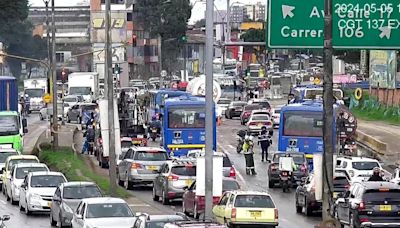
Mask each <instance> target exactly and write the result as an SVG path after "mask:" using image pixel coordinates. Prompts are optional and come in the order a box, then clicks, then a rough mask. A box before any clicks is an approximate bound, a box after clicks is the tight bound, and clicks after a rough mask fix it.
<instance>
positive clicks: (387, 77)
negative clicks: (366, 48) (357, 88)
mask: <svg viewBox="0 0 400 228" xmlns="http://www.w3.org/2000/svg"><path fill="white" fill-rule="evenodd" d="M396 68H397V62H396V51H385V50H373V51H370V55H369V80H370V85H371V87H373V88H378V87H379V88H388V89H394V88H396Z"/></svg>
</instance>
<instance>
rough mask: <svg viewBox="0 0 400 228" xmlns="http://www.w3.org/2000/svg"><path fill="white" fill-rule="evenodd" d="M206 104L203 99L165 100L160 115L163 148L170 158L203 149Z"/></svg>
mask: <svg viewBox="0 0 400 228" xmlns="http://www.w3.org/2000/svg"><path fill="white" fill-rule="evenodd" d="M212 115H213V117H214V118H213V129H214V138H213V149H214V151H216V141H217V140H216V139H217V136H216V134H217V132H216V121H215V120H216V116H215V108H213V113H212ZM205 118H206V102H205V98H204V97H195V96H181V97H175V98H168V99H166V100H165V104H164V108H163V115H162V142H163V147H164V148H165V149H166V150H167V151H168V152H169V153H170V155H171V156H176V157H179V156H184V155H186V154H187V152H188V151H189V150H194V149H203V148H205V140H206V135H205V134H206V133H205V123H206V122H205V121H206V119H205Z"/></svg>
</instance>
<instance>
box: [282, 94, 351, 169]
mask: <svg viewBox="0 0 400 228" xmlns="http://www.w3.org/2000/svg"><path fill="white" fill-rule="evenodd" d="M339 120H340V123H341V124H343V125H342V126H343V127H342V128H337V126H336V124H337V122H339ZM342 120H343V121H342ZM333 121H334V122H333V127H332V131H333V137H334V138H333V142H338V140H344V139H348V138H351V137H352V136H353V135H354V133H355V130H356V128H357V121H356V119H355V117H354V116H353V115H352V114H351V113H350V111H348V109H347V107H345V106H344V105H336V104H334V118H333ZM323 125H324V122H323V104H322V102H321V101H307V102H303V103H294V104H289V105H286V106H283V107H282V108H281V112H280V125H279V135H278V137H279V138H278V151H294V152H301V153H305V154H306V158H307V159H308V161H309V164H310V165H311V168H312V158H313V154H314V153H322V152H323V151H324V140H323V133H322V132H323ZM337 136H339V137H338V138H337Z"/></svg>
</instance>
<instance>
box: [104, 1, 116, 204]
mask: <svg viewBox="0 0 400 228" xmlns="http://www.w3.org/2000/svg"><path fill="white" fill-rule="evenodd" d="M110 1H111V0H106V1H105V3H106V12H105V33H106V34H105V35H106V37H105V38H106V40H105V42H106V43H105V46H106V48H105V56H106V58H105V67H104V69H105V72H104V77H105V78H104V79H105V80H104V82H105V83H104V89H105V94H106V96H105V97H106V99H107V104H108V136H109V143H108V151H109V156H110V157H109V158H110V159H109V163H110V169H109V175H110V194H111V196H116V189H117V173H116V159H115V123H114V80H113V71H112V47H111V15H110V14H111V12H110V11H111V2H110Z"/></svg>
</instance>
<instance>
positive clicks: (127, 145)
mask: <svg viewBox="0 0 400 228" xmlns="http://www.w3.org/2000/svg"><path fill="white" fill-rule="evenodd" d="M132 145H133V144H132V141H121V148H130V147H131V146H132Z"/></svg>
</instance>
